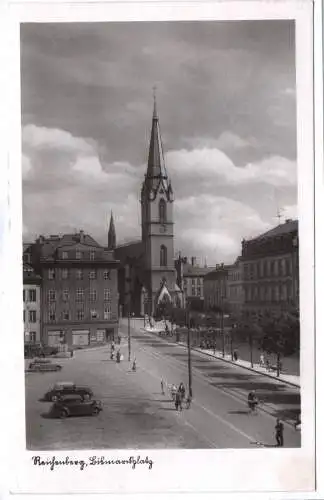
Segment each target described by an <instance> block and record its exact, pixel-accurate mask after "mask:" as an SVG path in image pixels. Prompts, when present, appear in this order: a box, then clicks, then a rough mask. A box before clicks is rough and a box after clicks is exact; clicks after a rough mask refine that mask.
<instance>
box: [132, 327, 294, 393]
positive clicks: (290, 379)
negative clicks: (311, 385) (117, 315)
mask: <svg viewBox="0 0 324 500" xmlns="http://www.w3.org/2000/svg"><path fill="white" fill-rule="evenodd" d="M141 330H142V331H146V332H147V333H154V334H158V333H159V331H160V329H158V328H151V327H148V328H143V327H142V328H141ZM160 338H164V339H165V340H167V341H168V342H173V341H172V338H170V337H160ZM173 343H175V342H173ZM177 344H178V345H182V346H183V347H186V346H187V344H185V343H184V342H177ZM192 350H193V351H197V352H200V353H202V354H206V355H207V356H211V357H213V358H216V359H220V360H221V361H224V363H230V364H232V365H237V366H240V367H241V368H245V369H246V370H250V371H252V372H255V373H260V374H262V375H264V376H265V377H270V378H272V379H275V380H277V381H278V382H283V383H285V384H288V385H292V386H294V387H298V388H300V377H299V376H298V375H288V374H285V373H281V374H280V376H279V377H277V375H276V372H273V371H272V372H269V371H267V369H266V368H262V367H260V366H258V364H257V363H254V366H253V368H252V367H251V363H250V362H249V361H245V360H244V359H238V360H237V361H234V360H232V356H231V355H230V354H225V357H224V358H223V354H222V352H221V351H219V350H216V351H215V353H214V351H213V350H212V349H201V348H199V347H192Z"/></svg>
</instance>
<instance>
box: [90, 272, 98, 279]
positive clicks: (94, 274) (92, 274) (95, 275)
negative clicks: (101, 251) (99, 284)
mask: <svg viewBox="0 0 324 500" xmlns="http://www.w3.org/2000/svg"><path fill="white" fill-rule="evenodd" d="M96 278H97V273H96V271H94V270H92V271H90V272H89V279H90V280H95V279H96Z"/></svg>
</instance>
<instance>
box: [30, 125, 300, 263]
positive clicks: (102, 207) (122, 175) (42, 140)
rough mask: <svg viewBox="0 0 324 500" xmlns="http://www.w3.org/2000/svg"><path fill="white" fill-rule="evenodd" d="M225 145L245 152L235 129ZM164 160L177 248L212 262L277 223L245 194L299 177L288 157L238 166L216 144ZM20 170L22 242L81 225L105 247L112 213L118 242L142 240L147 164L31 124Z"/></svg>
mask: <svg viewBox="0 0 324 500" xmlns="http://www.w3.org/2000/svg"><path fill="white" fill-rule="evenodd" d="M221 141H223V144H226V145H229V144H233V143H234V145H236V146H237V147H245V146H244V140H242V141H241V140H240V138H239V137H238V136H235V135H234V134H232V135H231V133H229V132H225V133H224V134H221V135H220V141H219V142H221ZM166 161H167V168H168V172H169V175H170V177H171V180H172V185H173V188H174V192H175V204H174V213H175V249H178V250H181V251H182V252H183V253H187V254H190V253H191V254H193V255H196V256H197V257H200V258H201V259H202V258H203V257H206V258H207V260H208V262H212V263H215V262H219V261H220V260H223V261H228V260H234V259H235V257H236V256H237V255H238V254H239V253H240V242H241V239H242V238H249V237H253V236H255V235H257V234H259V233H261V232H263V231H266V230H268V229H269V228H270V226H271V225H270V223H269V222H267V219H266V218H264V217H263V216H262V214H261V211H260V208H259V207H257V206H256V207H254V206H253V197H252V200H251V194H250V193H248V195H247V199H246V200H245V201H244V200H243V196H241V199H237V198H238V193H239V190H240V189H241V188H242V187H243V188H244V189H245V187H248V188H250V187H253V185H257V186H259V185H260V184H262V185H263V186H264V189H267V188H268V187H271V189H273V187H276V186H280V187H281V186H284V187H285V186H288V185H293V184H294V182H295V181H294V179H295V176H296V172H295V165H294V162H292V161H289V160H287V159H285V158H281V157H271V158H265V159H263V160H261V161H260V162H257V163H253V164H247V165H246V166H244V167H238V166H236V165H235V164H234V163H233V161H232V160H231V159H230V158H229V157H228V156H227V155H226V154H225V153H224V152H223V151H221V150H220V149H218V148H216V147H214V148H202V149H192V150H185V149H183V150H179V151H170V152H168V153H167V154H166ZM22 168H23V182H24V197H23V203H24V212H23V215H24V238H27V239H32V238H34V237H36V236H37V235H38V234H54V233H64V232H69V231H74V230H78V229H81V228H82V229H84V230H85V231H88V232H89V233H90V234H92V235H93V236H94V237H95V238H96V239H98V241H99V242H101V243H105V242H106V239H107V238H106V235H107V229H108V223H109V214H110V210H113V212H114V217H115V223H116V230H117V238H118V242H119V243H122V242H125V241H130V240H134V239H138V238H140V232H141V230H140V223H141V207H140V203H139V197H140V189H141V183H142V180H143V179H144V172H145V168H146V167H145V165H144V164H141V165H136V164H132V163H130V162H127V161H109V154H107V155H106V154H105V151H102V150H100V148H98V147H97V144H96V142H95V141H92V140H91V139H85V138H82V137H75V136H73V135H72V134H71V133H69V132H67V131H64V130H60V129H51V128H48V127H38V126H36V125H35V124H28V125H26V127H24V129H23V156H22ZM226 190H227V194H226V195H225V191H226ZM287 210H288V209H287ZM40 214H41V217H40Z"/></svg>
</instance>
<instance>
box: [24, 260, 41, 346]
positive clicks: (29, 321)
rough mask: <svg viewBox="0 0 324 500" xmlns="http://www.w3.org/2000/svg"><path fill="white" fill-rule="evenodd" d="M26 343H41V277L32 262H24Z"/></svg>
mask: <svg viewBox="0 0 324 500" xmlns="http://www.w3.org/2000/svg"><path fill="white" fill-rule="evenodd" d="M23 315H24V316H23V317H24V343H25V344H27V345H34V344H40V343H41V277H40V276H38V275H37V274H36V273H35V271H34V269H33V268H32V266H31V265H30V264H27V263H24V264H23Z"/></svg>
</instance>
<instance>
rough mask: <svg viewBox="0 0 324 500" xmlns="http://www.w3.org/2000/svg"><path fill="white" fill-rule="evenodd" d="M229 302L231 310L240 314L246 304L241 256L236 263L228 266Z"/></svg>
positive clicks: (236, 314) (235, 314) (237, 314)
mask: <svg viewBox="0 0 324 500" xmlns="http://www.w3.org/2000/svg"><path fill="white" fill-rule="evenodd" d="M227 303H228V308H229V312H230V313H232V314H233V315H234V316H240V315H241V313H242V310H243V306H244V284H243V264H242V261H241V258H240V257H239V258H238V259H237V260H236V261H235V263H234V264H233V265H231V266H228V276H227Z"/></svg>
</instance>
